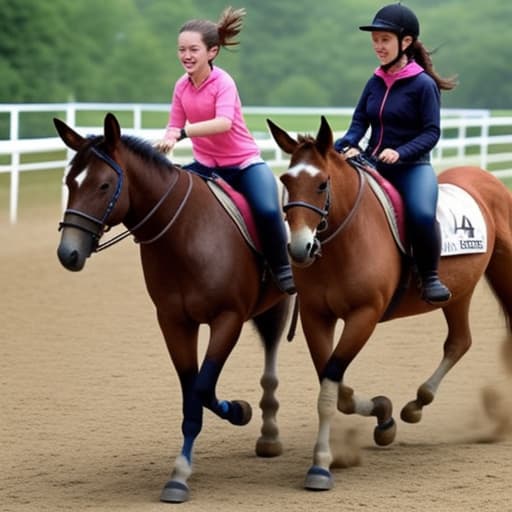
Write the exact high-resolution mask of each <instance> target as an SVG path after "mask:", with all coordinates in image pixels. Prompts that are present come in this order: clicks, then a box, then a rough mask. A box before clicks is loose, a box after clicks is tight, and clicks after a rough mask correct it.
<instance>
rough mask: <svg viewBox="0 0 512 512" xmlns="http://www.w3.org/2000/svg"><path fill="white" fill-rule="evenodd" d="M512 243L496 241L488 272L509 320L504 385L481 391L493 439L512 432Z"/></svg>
mask: <svg viewBox="0 0 512 512" xmlns="http://www.w3.org/2000/svg"><path fill="white" fill-rule="evenodd" d="M511 263H512V241H511V242H510V243H506V242H502V241H497V242H496V250H495V251H494V253H493V255H492V258H491V261H490V263H489V265H488V267H487V270H486V278H487V281H488V283H489V285H490V287H491V289H492V291H493V292H494V294H495V296H496V298H497V299H498V301H499V303H500V306H501V308H502V310H503V312H504V314H505V317H506V325H507V333H506V335H505V336H504V340H503V346H502V348H501V354H500V356H501V360H502V362H503V365H504V370H505V379H504V380H503V382H500V383H499V384H498V383H495V384H489V385H488V386H486V387H485V388H484V389H483V390H482V404H483V408H484V412H485V414H486V415H487V417H488V418H489V420H490V421H491V422H492V424H493V425H494V427H495V430H494V432H493V433H492V439H502V438H504V437H508V436H509V435H510V433H511V432H512V400H511V399H510V392H509V389H510V385H511V383H512V329H511V327H512V326H511V323H512V321H511V319H512V264H511Z"/></svg>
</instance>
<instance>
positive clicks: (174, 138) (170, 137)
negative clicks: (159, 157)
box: [153, 128, 181, 153]
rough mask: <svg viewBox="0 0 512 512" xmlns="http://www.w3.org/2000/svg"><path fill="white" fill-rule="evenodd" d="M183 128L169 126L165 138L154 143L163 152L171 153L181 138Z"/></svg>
mask: <svg viewBox="0 0 512 512" xmlns="http://www.w3.org/2000/svg"><path fill="white" fill-rule="evenodd" d="M180 135H181V130H179V129H178V128H167V130H166V131H165V135H164V138H163V139H162V140H159V141H157V142H155V144H153V147H155V148H156V149H157V150H158V151H160V152H161V153H169V151H171V150H172V149H173V148H174V145H175V144H176V142H178V140H179V139H180Z"/></svg>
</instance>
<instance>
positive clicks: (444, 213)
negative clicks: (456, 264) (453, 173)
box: [437, 183, 487, 256]
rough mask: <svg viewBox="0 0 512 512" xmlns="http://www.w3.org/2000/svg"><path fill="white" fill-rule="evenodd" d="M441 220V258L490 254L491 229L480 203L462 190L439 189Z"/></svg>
mask: <svg viewBox="0 0 512 512" xmlns="http://www.w3.org/2000/svg"><path fill="white" fill-rule="evenodd" d="M437 220H438V221H439V224H440V225H441V240H442V245H441V256H455V255H458V254H473V253H479V252H486V250H487V226H486V224H485V221H484V218H483V215H482V212H481V211H480V208H479V207H478V204H477V203H476V201H475V200H474V199H473V198H472V197H471V196H470V195H469V194H468V193H467V192H466V191H465V190H463V189H462V188H460V187H457V186H455V185H451V184H448V183H441V184H440V185H439V199H438V203H437Z"/></svg>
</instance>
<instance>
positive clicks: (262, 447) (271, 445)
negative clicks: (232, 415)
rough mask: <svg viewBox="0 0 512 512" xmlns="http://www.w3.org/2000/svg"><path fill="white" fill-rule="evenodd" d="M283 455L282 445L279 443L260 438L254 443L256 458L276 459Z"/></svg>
mask: <svg viewBox="0 0 512 512" xmlns="http://www.w3.org/2000/svg"><path fill="white" fill-rule="evenodd" d="M282 453H283V445H282V443H281V441H279V440H275V441H272V440H270V439H265V438H264V437H260V438H259V439H258V440H257V441H256V455H257V456H258V457H278V456H279V455H281V454H282Z"/></svg>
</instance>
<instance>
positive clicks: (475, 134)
mask: <svg viewBox="0 0 512 512" xmlns="http://www.w3.org/2000/svg"><path fill="white" fill-rule="evenodd" d="M168 109H169V105H167V104H125V103H121V104H119V103H60V104H32V105H30V104H29V105H24V104H23V105H22V104H15V105H0V120H1V119H3V117H8V130H7V131H8V134H7V137H4V138H3V139H0V173H9V174H10V194H9V219H10V222H11V223H15V222H16V220H17V212H18V196H19V175H20V172H24V171H38V170H48V169H61V168H62V169H65V168H66V165H67V163H68V162H69V159H70V158H71V156H72V152H71V151H67V152H66V153H65V159H64V160H63V159H62V157H63V154H64V153H63V151H64V150H65V147H64V144H63V143H62V141H61V140H60V138H59V137H38V138H23V137H22V136H20V133H22V130H20V126H21V124H22V123H23V121H22V119H21V118H22V117H23V116H24V115H32V114H33V113H42V114H45V113H46V114H47V115H48V116H49V117H48V123H49V124H50V125H51V118H50V117H53V116H57V117H60V118H61V119H63V120H65V121H66V122H67V123H68V124H69V125H70V126H73V127H75V129H76V130H77V131H78V132H79V133H82V134H87V133H95V134H98V133H101V132H102V128H101V127H98V126H95V127H91V126H81V125H80V124H79V123H77V117H79V116H80V114H82V113H84V112H85V111H98V112H102V113H104V112H108V111H114V112H116V113H118V112H124V113H128V114H130V116H131V118H132V122H131V123H130V124H131V126H125V125H124V123H123V133H133V134H135V135H138V136H141V137H144V138H147V139H149V140H156V139H158V138H160V136H161V135H162V134H163V130H164V127H163V126H160V127H156V128H148V127H146V126H145V123H143V117H144V115H145V114H146V113H149V112H167V111H168ZM244 113H245V114H246V115H250V114H256V115H263V116H266V117H272V116H277V115H287V116H288V115H300V116H304V115H316V116H318V119H320V115H326V116H328V117H330V118H332V119H335V118H336V117H338V116H339V117H348V116H350V115H351V113H352V109H351V108H320V107H319V108H275V107H274V108H273V107H246V108H245V109H244ZM2 116H3V117H2ZM284 128H286V127H285V126H284ZM442 129H443V135H442V137H441V140H440V141H439V143H438V145H437V147H436V149H435V151H434V153H433V164H434V165H435V166H436V168H437V169H439V170H440V169H442V168H446V167H448V166H451V165H456V164H461V163H465V164H468V163H469V164H474V165H478V166H480V167H482V168H484V169H486V168H489V167H491V168H492V167H495V169H494V170H492V171H491V172H493V173H494V174H496V175H497V176H498V177H500V178H501V177H507V176H512V118H510V117H491V115H490V113H489V111H488V110H443V112H442ZM494 132H498V134H496V133H494ZM255 135H256V140H257V142H258V144H259V145H260V148H261V149H262V153H263V155H264V157H265V159H266V160H267V162H268V163H269V165H270V166H271V167H273V168H275V169H276V170H281V169H283V168H285V167H286V165H287V162H288V156H287V155H283V153H282V152H281V150H280V149H279V148H278V147H277V145H276V144H275V142H274V140H273V139H272V138H271V137H270V135H269V134H268V133H261V134H260V133H258V134H255ZM339 135H340V134H336V136H339ZM39 153H45V154H46V153H48V154H56V155H57V156H56V157H55V159H54V160H49V161H36V162H27V161H24V160H26V157H27V155H30V154H39ZM23 157H25V159H23ZM190 157H191V148H190V141H188V140H184V141H182V142H180V144H179V148H178V147H177V148H176V151H175V154H174V155H173V160H175V161H177V162H178V163H182V162H186V161H189V160H190ZM65 200H66V191H65V189H64V187H63V189H62V202H63V206H64V203H65Z"/></svg>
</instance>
